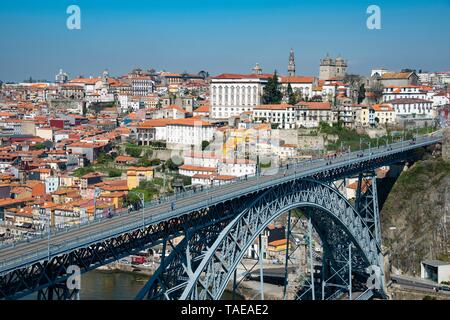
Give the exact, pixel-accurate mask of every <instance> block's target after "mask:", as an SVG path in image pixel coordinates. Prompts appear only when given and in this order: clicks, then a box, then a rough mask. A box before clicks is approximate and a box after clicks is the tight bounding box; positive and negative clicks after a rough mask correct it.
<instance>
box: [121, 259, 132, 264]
mask: <svg viewBox="0 0 450 320" xmlns="http://www.w3.org/2000/svg"><path fill="white" fill-rule="evenodd" d="M119 263H121V264H131V263H130V261H128V260H126V259H121V260H119Z"/></svg>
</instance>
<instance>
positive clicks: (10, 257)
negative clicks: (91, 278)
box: [0, 137, 440, 274]
mask: <svg viewBox="0 0 450 320" xmlns="http://www.w3.org/2000/svg"><path fill="white" fill-rule="evenodd" d="M439 140H440V138H436V137H420V138H419V139H418V140H417V142H416V145H411V143H410V142H408V141H404V142H398V143H395V144H392V145H390V146H389V147H386V146H383V147H380V148H372V149H371V150H370V151H369V150H367V149H366V150H365V151H364V156H363V157H359V156H358V154H359V153H361V152H360V151H355V152H352V153H347V154H344V155H342V156H340V157H337V158H335V159H332V164H331V165H330V164H327V162H328V161H329V160H328V159H317V160H314V161H309V160H306V161H302V162H300V163H298V164H296V165H295V166H294V165H290V166H289V170H287V169H286V168H285V167H283V168H279V169H278V170H276V172H274V174H272V175H262V176H259V177H252V178H249V179H248V180H241V181H239V182H236V183H232V184H227V185H223V186H218V187H213V188H209V189H207V190H205V191H203V192H198V193H193V194H191V196H189V197H185V198H182V199H178V200H176V201H175V202H176V208H175V210H171V202H166V203H162V204H157V205H156V204H154V205H152V206H151V207H148V208H146V209H145V210H144V219H145V225H146V226H148V225H151V224H155V223H158V222H161V221H164V220H168V219H170V218H174V217H176V216H180V215H182V214H186V213H189V212H192V211H194V210H193V209H192V208H193V207H196V206H197V207H196V210H198V209H202V208H205V207H208V206H210V205H214V204H215V203H218V202H220V201H223V200H221V199H223V198H224V196H227V195H234V197H238V196H239V195H245V194H248V193H250V192H254V191H255V186H258V188H259V187H263V186H264V187H270V186H275V185H277V184H279V183H283V182H286V181H289V180H293V179H296V178H300V177H307V176H311V175H313V174H315V173H318V172H322V171H325V170H329V169H331V168H333V167H339V166H341V165H344V164H349V163H353V162H354V163H357V162H362V161H366V160H369V159H371V158H376V157H377V156H383V155H386V154H392V153H397V152H402V151H406V150H407V149H414V148H418V147H421V146H426V145H430V144H433V143H436V142H437V141H439ZM184 209H186V210H184ZM187 210H190V211H187ZM142 221H143V214H142V212H141V211H136V212H133V213H131V214H125V215H122V216H117V217H113V218H110V219H104V220H103V221H101V222H97V223H91V224H85V225H81V226H79V227H78V228H75V229H69V230H66V231H64V230H60V231H58V232H56V234H53V233H52V234H51V240H50V252H51V253H50V256H51V257H53V256H58V255H61V254H63V253H65V252H70V251H72V250H74V249H76V248H81V247H83V246H84V247H86V246H88V245H89V244H92V243H96V242H99V241H103V240H105V239H108V238H113V237H114V236H118V235H119V234H123V233H125V232H130V231H131V230H137V229H139V228H142V225H143V222H142ZM72 243H73V246H72V245H71V244H72ZM47 258H48V240H47V237H46V236H45V237H44V238H38V239H33V240H31V241H30V242H23V243H19V244H17V245H15V246H9V247H4V248H0V274H5V273H7V272H9V271H11V270H13V269H16V268H19V267H23V266H26V265H29V264H32V263H35V262H38V261H42V260H47Z"/></svg>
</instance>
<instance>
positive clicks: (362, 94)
mask: <svg viewBox="0 0 450 320" xmlns="http://www.w3.org/2000/svg"><path fill="white" fill-rule="evenodd" d="M365 98H366V88H365V87H364V83H363V84H362V85H361V86H360V87H359V91H358V104H360V103H361V102H363V100H364V99H365Z"/></svg>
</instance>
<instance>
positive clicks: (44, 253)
mask: <svg viewBox="0 0 450 320" xmlns="http://www.w3.org/2000/svg"><path fill="white" fill-rule="evenodd" d="M434 140H439V139H437V138H420V139H417V141H416V145H411V144H410V143H409V142H399V143H395V144H392V145H389V146H388V147H387V150H386V147H384V148H380V149H378V148H377V150H375V151H373V152H369V154H367V155H365V156H363V157H357V158H354V157H355V155H356V154H357V153H359V154H363V155H364V154H366V152H367V151H368V149H366V150H365V151H355V152H351V153H348V154H347V155H342V156H341V157H338V158H334V159H331V160H330V159H323V158H320V159H316V160H304V161H300V162H298V163H296V164H293V165H292V164H289V171H290V174H289V175H286V176H282V177H280V178H275V179H269V180H265V181H259V180H260V178H259V176H256V177H252V178H251V180H256V181H257V183H256V184H252V186H251V187H248V188H247V189H245V190H246V191H252V190H259V189H261V188H265V187H269V186H274V185H277V184H279V183H284V182H286V181H289V180H292V179H296V178H301V177H305V176H309V175H312V174H313V173H315V172H316V171H317V168H319V167H322V166H323V162H324V161H329V163H330V164H329V167H327V170H328V169H331V168H332V167H336V166H340V165H341V164H342V163H356V162H358V161H362V160H366V159H371V158H373V157H377V156H379V155H380V153H384V154H386V153H397V152H403V151H404V150H406V149H412V148H416V147H418V146H420V145H421V144H426V143H427V142H428V143H429V142H430V141H434ZM305 164H308V165H307V166H304V165H305ZM299 166H302V170H301V171H297V169H298V167H299ZM280 168H285V169H286V171H288V168H287V166H283V167H280ZM292 170H293V171H294V172H292ZM241 180H243V179H242V178H241V179H240V180H239V181H241ZM235 183H239V182H235ZM216 188H220V187H213V188H210V189H209V190H204V191H203V193H208V192H211V191H210V190H211V189H212V190H215V189H216ZM245 190H243V189H238V190H236V191H231V192H227V193H225V194H222V195H219V196H215V197H214V199H213V198H212V197H211V198H208V197H206V199H204V200H202V201H199V202H197V203H194V204H191V205H189V206H186V207H183V208H178V209H175V210H173V211H166V212H163V213H159V214H155V215H152V216H150V217H147V218H146V221H145V225H149V224H154V223H158V222H161V221H164V220H167V219H170V218H173V217H176V216H179V215H181V214H185V213H186V212H191V211H194V210H198V209H199V208H203V207H207V206H210V205H213V204H215V203H218V202H221V201H225V200H227V199H230V198H233V197H236V196H239V195H242V193H243V191H245ZM193 193H196V192H193V191H192V190H190V192H187V193H185V194H184V195H173V196H170V197H163V198H162V199H161V201H160V200H159V199H158V200H153V201H151V202H149V203H147V204H146V207H145V208H146V209H148V208H152V207H153V206H154V205H155V204H158V205H159V204H161V203H168V202H172V201H174V200H177V199H182V198H186V197H187V196H190V195H192V194H193ZM155 207H156V206H155ZM124 215H136V211H135V212H133V213H131V212H130V213H125V214H124ZM103 221H104V220H102V219H99V220H97V221H94V222H89V223H87V224H88V225H89V224H91V225H92V224H94V225H97V224H101V223H102V222H103ZM82 227H83V225H76V226H73V227H71V228H65V229H64V230H60V231H56V230H51V235H56V234H59V233H63V232H69V231H71V230H73V229H80V228H82ZM142 227H143V224H142V222H141V221H139V220H138V219H137V220H136V221H135V222H133V223H131V224H128V225H123V226H121V227H116V228H112V229H108V230H106V231H100V230H98V229H97V228H94V229H95V231H93V232H92V233H88V234H86V235H85V236H83V237H76V238H74V239H71V240H69V241H64V243H62V244H55V243H52V244H51V246H50V250H48V249H47V250H45V249H41V250H37V251H36V253H34V254H31V255H30V254H27V255H26V256H23V257H22V256H21V257H18V258H15V259H13V260H11V259H8V260H7V261H1V262H0V267H1V269H2V271H4V270H5V268H7V266H13V265H14V266H17V265H18V264H26V263H28V262H29V261H33V260H36V259H37V258H39V259H46V258H48V256H49V253H50V256H54V255H59V254H62V253H64V252H66V251H70V250H73V249H74V248H77V247H81V246H84V245H89V244H91V243H95V242H98V241H102V240H103V239H108V238H111V237H113V236H114V235H118V234H122V233H126V232H130V231H132V230H137V229H139V228H142ZM46 236H47V235H46V234H42V235H41V236H40V237H38V238H41V239H43V238H45V237H46ZM23 242H27V241H22V243H23ZM19 244H20V243H13V244H10V245H8V247H11V246H13V247H14V246H16V245H19ZM55 248H56V249H55Z"/></svg>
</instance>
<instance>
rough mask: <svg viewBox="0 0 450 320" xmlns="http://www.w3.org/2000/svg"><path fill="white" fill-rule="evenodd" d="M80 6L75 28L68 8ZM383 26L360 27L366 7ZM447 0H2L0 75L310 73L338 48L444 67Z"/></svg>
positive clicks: (374, 61)
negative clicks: (257, 69) (377, 11)
mask: <svg viewBox="0 0 450 320" xmlns="http://www.w3.org/2000/svg"><path fill="white" fill-rule="evenodd" d="M71 4H76V5H78V6H79V7H80V9H81V30H68V29H67V28H66V20H67V17H68V14H66V8H67V7H68V6H69V5H71ZM371 4H376V5H378V6H380V8H381V14H382V17H381V21H382V29H381V30H369V29H367V28H366V20H367V17H368V14H367V13H366V9H367V7H368V6H369V5H371ZM449 16H450V0H433V1H417V0H410V1H404V0H389V1H388V0H385V1H381V0H371V1H365V0H341V1H325V0H309V1H306V0H295V1H291V0H277V1H274V0H271V1H268V0H191V1H189V0H184V1H180V0H172V1H169V0H147V1H146V0H127V1H125V0H124V1H118V0H70V1H69V0H55V1H49V0H40V1H34V0H29V1H24V0H16V1H0V54H1V56H0V57H1V59H0V79H1V80H3V81H21V80H23V79H26V78H28V77H29V76H32V77H33V78H39V79H42V78H45V79H48V80H53V78H54V74H55V73H56V72H57V71H58V70H59V68H63V69H64V70H65V71H67V72H68V73H69V75H70V76H72V77H73V76H76V75H79V74H83V75H86V76H87V75H98V74H99V73H100V72H101V71H102V70H104V69H105V68H107V69H108V70H109V71H110V73H111V74H112V75H121V74H124V73H126V72H128V71H129V70H131V69H132V68H135V67H141V68H143V69H148V68H151V67H153V68H155V69H156V70H163V69H164V70H167V71H174V72H183V71H188V72H198V71H200V70H206V71H209V72H210V73H211V74H218V73H221V72H230V73H232V72H236V73H237V72H243V73H244V72H249V71H250V69H251V68H252V67H253V66H254V64H255V63H256V62H258V63H260V64H261V66H262V68H263V71H264V72H273V70H274V69H276V70H278V72H280V73H286V68H287V59H288V55H289V50H290V48H291V47H292V48H293V49H294V50H295V55H296V64H297V73H298V74H302V75H316V74H317V73H318V64H319V60H320V58H321V57H323V56H324V55H326V54H327V53H330V55H332V56H337V55H338V54H342V55H343V56H344V57H345V58H346V59H348V61H349V72H352V73H359V74H368V73H369V72H370V69H371V68H377V67H386V68H391V69H394V70H395V69H401V68H407V67H408V68H414V69H423V70H430V71H448V70H450V63H449V62H450V61H449V60H450V59H449V57H450V41H449V34H450V19H448V17H449Z"/></svg>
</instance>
